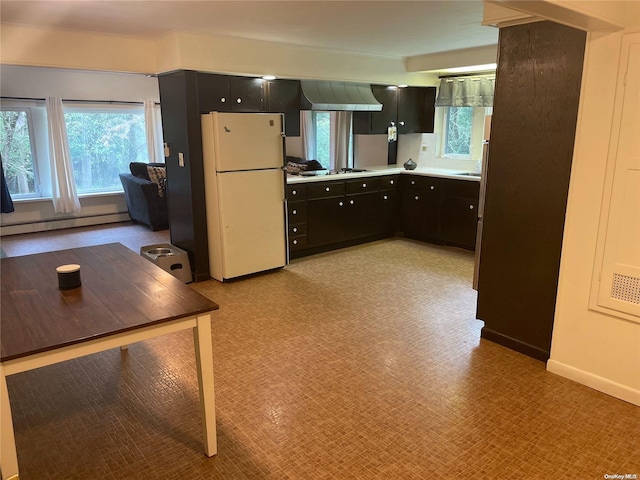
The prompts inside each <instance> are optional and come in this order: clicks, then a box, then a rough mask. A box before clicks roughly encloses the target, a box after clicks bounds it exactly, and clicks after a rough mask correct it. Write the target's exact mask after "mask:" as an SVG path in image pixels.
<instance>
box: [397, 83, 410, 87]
mask: <svg viewBox="0 0 640 480" xmlns="http://www.w3.org/2000/svg"><path fill="white" fill-rule="evenodd" d="M408 86H409V85H407V84H404V83H403V84H402V85H398V88H407V87H408Z"/></svg>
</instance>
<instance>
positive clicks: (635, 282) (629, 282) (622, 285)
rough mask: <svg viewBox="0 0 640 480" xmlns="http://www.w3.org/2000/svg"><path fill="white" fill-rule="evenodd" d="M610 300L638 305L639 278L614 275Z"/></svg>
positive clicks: (639, 292) (639, 298) (639, 300)
mask: <svg viewBox="0 0 640 480" xmlns="http://www.w3.org/2000/svg"><path fill="white" fill-rule="evenodd" d="M611 298H615V299H616V300H622V301H624V302H630V303H635V304H636V305H640V278H635V277H629V276H627V275H620V274H619V273H614V274H613V284H612V286H611Z"/></svg>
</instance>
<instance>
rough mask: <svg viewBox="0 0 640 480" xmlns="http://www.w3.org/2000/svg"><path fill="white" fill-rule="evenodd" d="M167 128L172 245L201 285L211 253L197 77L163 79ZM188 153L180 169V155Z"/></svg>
mask: <svg viewBox="0 0 640 480" xmlns="http://www.w3.org/2000/svg"><path fill="white" fill-rule="evenodd" d="M158 84H159V88H160V104H161V109H162V130H163V137H164V141H165V142H167V143H168V145H169V148H170V151H171V155H170V156H169V157H168V158H166V164H167V195H168V203H169V225H170V233H171V243H172V244H174V245H176V246H177V247H180V248H182V249H183V250H185V251H187V252H188V253H189V260H190V263H191V269H192V271H193V276H194V279H195V280H196V281H202V280H208V279H209V249H208V245H207V222H206V210H205V194H204V181H203V178H204V165H203V163H202V131H201V127H200V107H199V96H198V79H197V73H196V72H193V71H179V72H174V73H168V74H163V75H160V76H159V77H158ZM179 152H182V153H183V155H184V167H181V166H179V163H178V153H179Z"/></svg>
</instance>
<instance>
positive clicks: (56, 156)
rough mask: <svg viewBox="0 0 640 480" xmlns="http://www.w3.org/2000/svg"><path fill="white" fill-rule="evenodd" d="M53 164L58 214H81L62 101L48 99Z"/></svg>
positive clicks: (52, 185)
mask: <svg viewBox="0 0 640 480" xmlns="http://www.w3.org/2000/svg"><path fill="white" fill-rule="evenodd" d="M46 108H47V124H48V132H49V161H50V162H51V198H52V200H53V209H54V210H55V212H56V213H73V214H77V213H80V200H79V199H78V193H77V191H76V183H75V180H74V177H73V164H72V162H71V153H70V152H69V141H68V139H67V126H66V124H65V122H64V109H63V107H62V100H60V98H58V97H48V98H47V101H46Z"/></svg>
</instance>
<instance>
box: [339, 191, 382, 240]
mask: <svg viewBox="0 0 640 480" xmlns="http://www.w3.org/2000/svg"><path fill="white" fill-rule="evenodd" d="M345 206H346V207H347V223H346V237H347V238H360V237H368V236H371V235H375V234H376V233H377V232H378V231H379V228H380V227H379V224H380V223H381V222H380V217H379V215H380V209H379V207H380V197H379V195H378V192H370V193H358V194H354V195H347V196H346V197H345Z"/></svg>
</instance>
